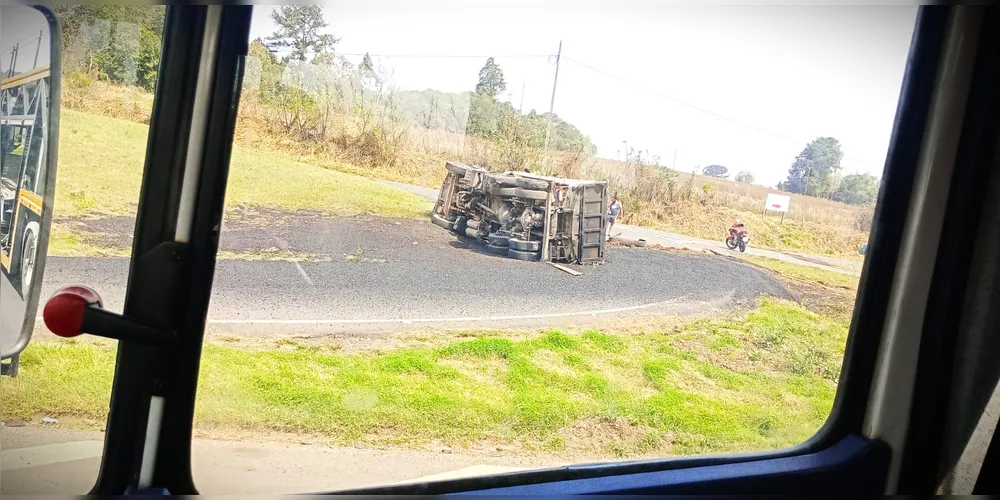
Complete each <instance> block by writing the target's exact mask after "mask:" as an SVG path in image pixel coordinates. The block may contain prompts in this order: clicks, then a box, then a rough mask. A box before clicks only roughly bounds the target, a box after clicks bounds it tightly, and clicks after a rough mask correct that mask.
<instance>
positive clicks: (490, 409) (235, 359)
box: [0, 299, 847, 457]
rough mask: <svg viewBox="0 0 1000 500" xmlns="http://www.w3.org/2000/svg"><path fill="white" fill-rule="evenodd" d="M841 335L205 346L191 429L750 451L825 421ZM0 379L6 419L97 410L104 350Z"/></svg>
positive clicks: (772, 325)
mask: <svg viewBox="0 0 1000 500" xmlns="http://www.w3.org/2000/svg"><path fill="white" fill-rule="evenodd" d="M846 334H847V327H846V325H845V324H843V323H842V322H838V321H833V320H830V319H829V318H825V317H822V316H819V315H817V314H814V313H811V312H809V311H807V310H805V309H803V308H801V307H799V306H798V305H796V304H794V303H790V302H785V301H780V300H773V299H764V300H763V302H762V304H761V306H760V307H759V308H758V309H756V310H754V311H752V312H750V313H747V314H746V315H745V316H743V317H737V318H732V319H703V320H698V321H694V322H692V323H689V324H687V325H685V326H683V327H680V328H677V329H675V330H672V331H669V332H660V331H650V332H645V333H639V334H627V335H626V334H621V335H612V334H610V333H609V332H600V331H589V332H585V333H583V334H579V335H576V334H574V335H569V334H566V333H563V332H560V331H554V330H553V331H549V332H546V333H544V334H542V335H541V336H537V337H533V338H529V339H526V340H511V339H507V338H504V337H502V336H501V334H499V333H497V332H493V333H488V332H483V333H481V336H478V337H475V338H471V339H469V340H464V341H459V342H455V343H452V344H450V345H447V346H444V347H439V348H438V347H433V348H432V347H422V348H408V349H402V350H394V351H389V352H380V353H362V354H338V353H331V352H329V351H327V350H323V349H322V348H319V347H307V346H302V345H298V344H295V343H294V342H291V341H285V342H282V344H283V345H282V346H280V348H274V349H270V350H249V349H240V348H235V347H230V346H220V345H207V346H206V347H205V351H204V355H203V357H202V369H201V376H200V381H199V396H198V403H197V410H196V425H197V426H199V427H201V428H229V429H232V428H240V429H249V430H277V431H291V432H306V433H319V434H322V435H326V436H328V437H329V438H330V439H331V440H332V441H334V442H338V443H342V444H351V443H357V442H367V443H374V444H382V445H393V444H395V445H403V446H419V445H420V444H422V443H427V442H429V441H430V440H434V439H438V440H441V441H443V442H445V443H448V444H451V445H455V446H464V445H471V444H474V443H477V442H489V443H506V444H510V445H513V446H517V447H519V448H520V449H522V450H527V451H555V452H566V453H569V454H573V453H585V454H588V456H593V454H600V455H602V456H608V457H626V456H637V455H642V454H649V453H654V454H661V455H665V454H675V455H686V454H694V453H710V452H732V451H746V450H764V449H775V448H780V447H786V446H791V445H794V444H796V443H799V442H802V441H803V440H805V439H807V438H808V437H809V436H810V435H812V434H813V433H814V432H815V431H816V430H817V429H818V428H819V427H820V425H821V424H822V423H823V421H824V420H825V419H826V417H827V415H828V414H829V411H830V408H831V405H832V401H833V397H834V393H835V389H836V379H837V377H838V374H839V369H840V360H841V358H842V356H843V349H844V343H845V339H846ZM21 363H22V365H21V374H20V376H19V377H18V378H16V379H8V378H4V379H0V392H2V394H3V396H2V397H3V401H4V404H3V407H2V409H0V415H3V416H5V417H12V416H19V417H31V416H32V415H37V414H41V413H44V414H47V415H56V416H58V415H75V416H79V417H82V418H87V419H101V418H103V417H104V416H105V415H106V412H107V407H108V406H107V405H108V397H109V393H110V381H111V377H112V373H113V366H114V352H113V350H111V349H110V348H108V347H102V346H95V345H85V344H82V343H68V342H60V343H44V342H43V343H36V344H33V345H32V346H30V347H29V348H28V349H27V350H26V351H25V352H24V354H23V357H22V361H21Z"/></svg>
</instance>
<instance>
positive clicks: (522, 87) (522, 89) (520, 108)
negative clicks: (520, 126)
mask: <svg viewBox="0 0 1000 500" xmlns="http://www.w3.org/2000/svg"><path fill="white" fill-rule="evenodd" d="M517 112H518V113H521V114H524V82H523V81H522V82H521V105H520V106H518V107H517Z"/></svg>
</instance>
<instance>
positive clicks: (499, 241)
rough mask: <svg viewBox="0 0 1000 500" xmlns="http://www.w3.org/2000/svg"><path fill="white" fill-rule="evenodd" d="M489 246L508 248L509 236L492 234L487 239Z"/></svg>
mask: <svg viewBox="0 0 1000 500" xmlns="http://www.w3.org/2000/svg"><path fill="white" fill-rule="evenodd" d="M487 241H489V243H490V245H493V246H497V247H504V248H507V247H509V246H510V236H507V235H506V234H497V233H493V234H491V235H489V237H488V238H487Z"/></svg>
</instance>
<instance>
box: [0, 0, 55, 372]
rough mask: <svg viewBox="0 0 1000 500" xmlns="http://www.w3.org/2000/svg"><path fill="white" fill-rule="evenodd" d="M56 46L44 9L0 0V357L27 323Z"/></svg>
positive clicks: (39, 268)
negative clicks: (0, 219) (0, 209)
mask: <svg viewBox="0 0 1000 500" xmlns="http://www.w3.org/2000/svg"><path fill="white" fill-rule="evenodd" d="M61 45H62V41H61V38H60V29H59V22H58V20H57V19H56V16H55V15H54V14H53V13H52V11H50V10H49V9H48V8H46V7H29V6H25V5H0V80H2V81H0V198H2V200H3V203H2V206H3V208H4V212H5V213H4V220H3V224H2V225H0V270H2V272H3V277H2V278H0V359H6V358H12V357H15V356H17V355H18V354H20V352H21V351H22V350H24V348H25V347H26V346H27V345H28V342H29V341H30V340H31V333H32V331H33V330H34V327H35V315H36V312H37V309H38V301H39V292H40V291H41V284H42V272H43V269H44V268H45V254H46V252H47V251H48V241H49V228H50V227H51V225H52V200H53V198H54V195H55V178H56V175H55V174H56V146H57V145H58V143H59V80H60V58H61V54H60V49H61ZM8 210H9V211H10V212H9V213H7V211H8Z"/></svg>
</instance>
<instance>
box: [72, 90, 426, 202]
mask: <svg viewBox="0 0 1000 500" xmlns="http://www.w3.org/2000/svg"><path fill="white" fill-rule="evenodd" d="M61 120H62V123H61V124H60V142H59V166H58V174H57V175H58V177H57V180H56V183H57V186H56V201H55V207H54V208H55V215H56V216H57V217H60V216H62V217H65V216H80V215H86V214H95V213H102V214H108V215H126V216H128V215H134V214H135V210H136V203H137V202H138V199H139V186H140V183H141V177H142V168H143V164H144V162H145V151H146V143H147V135H148V127H147V126H146V125H142V124H138V123H133V122H129V121H125V120H119V119H115V118H106V117H102V116H97V115H91V114H87V113H81V112H79V111H73V110H69V109H64V110H63V111H62V114H61ZM226 203H227V205H228V206H229V207H265V208H272V209H283V210H298V209H306V210H316V211H319V212H323V213H325V214H328V215H331V216H338V217H347V216H356V215H362V214H376V215H383V216H388V217H409V218H418V217H423V216H424V215H425V214H426V213H427V212H428V211H430V208H431V202H429V201H428V200H426V199H425V198H422V197H419V196H415V195H412V194H410V193H406V192H404V191H401V190H399V189H395V188H392V187H388V186H385V185H382V184H379V183H378V182H375V181H373V180H371V179H368V178H365V177H359V176H356V175H350V174H344V173H341V172H335V171H332V170H327V169H324V168H321V167H316V166H313V165H307V164H305V163H300V162H296V161H291V160H288V159H287V158H284V157H282V156H280V155H272V154H264V153H259V152H254V151H250V150H247V149H245V148H240V147H234V148H233V153H232V161H231V165H230V176H229V184H228V188H227V192H226Z"/></svg>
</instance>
